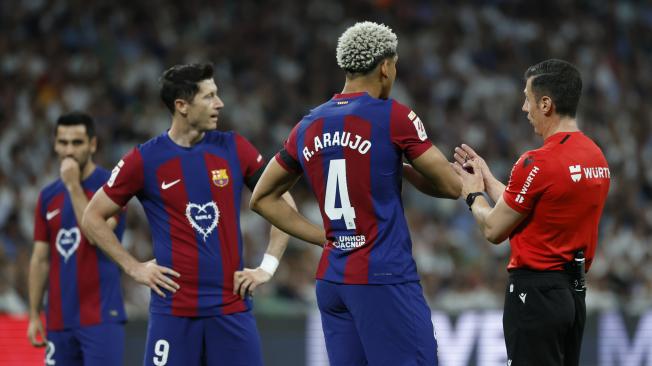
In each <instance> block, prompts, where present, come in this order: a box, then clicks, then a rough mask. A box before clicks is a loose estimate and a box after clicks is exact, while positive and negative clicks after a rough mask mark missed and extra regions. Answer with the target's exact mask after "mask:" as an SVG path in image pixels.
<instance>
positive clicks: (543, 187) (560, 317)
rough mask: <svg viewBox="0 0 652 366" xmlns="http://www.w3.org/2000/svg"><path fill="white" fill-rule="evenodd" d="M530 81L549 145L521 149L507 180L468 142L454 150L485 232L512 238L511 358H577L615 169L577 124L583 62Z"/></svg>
mask: <svg viewBox="0 0 652 366" xmlns="http://www.w3.org/2000/svg"><path fill="white" fill-rule="evenodd" d="M525 80H526V85H525V90H524V93H525V102H524V103H523V111H524V112H526V113H527V119H528V120H529V121H530V124H532V126H533V127H534V133H535V134H537V135H539V136H541V137H542V138H543V146H541V147H540V148H538V149H536V150H531V151H527V152H525V153H524V154H523V155H521V157H520V158H519V159H518V161H517V162H516V163H515V164H514V167H513V168H512V173H511V177H510V178H509V183H508V184H507V186H505V185H504V184H502V183H500V182H499V181H498V180H497V179H496V178H494V176H493V174H492V173H491V171H490V170H489V168H488V167H487V164H486V163H485V161H484V159H482V158H481V157H480V156H479V155H478V154H477V153H476V152H475V151H474V150H473V149H472V148H471V147H469V146H467V145H462V146H461V147H458V148H456V149H455V160H456V163H455V164H454V168H455V170H456V172H457V173H458V174H459V175H460V176H461V177H462V182H463V188H462V197H464V198H466V202H467V204H468V205H469V208H470V209H471V211H472V213H473V216H474V217H475V220H476V221H477V222H478V225H479V226H480V230H481V231H482V232H483V233H484V235H485V237H486V238H487V239H488V240H489V241H491V242H492V243H494V244H499V243H501V242H503V241H504V240H505V239H507V238H508V237H509V242H510V247H511V250H512V253H511V257H510V260H509V264H508V265H507V270H508V271H509V273H510V275H509V284H508V286H507V291H506V294H505V308H504V314H503V329H504V331H505V343H506V346H507V357H508V358H509V361H508V364H510V365H512V366H520V365H542V366H543V365H545V366H555V365H560V366H561V365H564V366H577V365H578V364H579V359H580V348H581V345H582V334H583V332H584V323H585V321H586V304H585V303H584V298H585V296H586V288H585V285H584V274H585V271H588V269H589V267H590V266H591V262H592V261H593V257H594V255H595V248H596V245H597V241H598V223H599V222H600V216H601V215H602V209H603V208H604V204H605V201H606V199H607V192H608V191H609V182H610V177H611V176H610V172H609V166H608V164H607V161H606V159H605V157H604V155H603V154H602V151H601V150H600V148H599V147H598V146H597V145H596V144H595V143H594V142H593V141H592V140H591V139H590V138H589V137H588V136H586V135H584V134H583V133H582V132H581V131H580V130H579V128H578V126H577V121H576V119H575V114H576V111H577V105H578V103H579V100H580V95H581V93H582V79H581V77H580V73H579V71H578V70H577V69H576V68H575V67H574V66H573V65H571V64H570V63H568V62H566V61H561V60H554V59H553V60H546V61H543V62H541V63H538V64H536V65H534V66H531V67H530V68H528V69H527V71H526V72H525ZM463 168H472V169H473V172H474V174H469V173H468V172H467V171H466V170H464V169H463ZM483 191H485V192H486V193H487V194H488V195H489V197H491V199H492V200H493V201H494V202H496V205H495V206H494V207H491V206H490V205H489V203H488V201H487V200H486V199H485V198H484V196H483V193H482V192H483Z"/></svg>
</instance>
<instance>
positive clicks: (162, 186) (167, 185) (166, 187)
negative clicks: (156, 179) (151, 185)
mask: <svg viewBox="0 0 652 366" xmlns="http://www.w3.org/2000/svg"><path fill="white" fill-rule="evenodd" d="M179 182H181V179H177V180H175V181H172V182H170V183H165V181H163V182H162V183H161V189H168V188H170V187H172V186H173V185H175V184H177V183H179Z"/></svg>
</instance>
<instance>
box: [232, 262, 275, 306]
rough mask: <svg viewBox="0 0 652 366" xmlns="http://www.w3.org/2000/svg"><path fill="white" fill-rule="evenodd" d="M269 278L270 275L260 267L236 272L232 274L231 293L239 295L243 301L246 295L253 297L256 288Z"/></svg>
mask: <svg viewBox="0 0 652 366" xmlns="http://www.w3.org/2000/svg"><path fill="white" fill-rule="evenodd" d="M271 278H272V275H271V274H269V273H268V272H267V271H265V270H264V269H262V268H260V267H258V268H256V269H249V268H245V269H244V270H242V271H236V272H234V273H233V293H234V294H237V295H240V297H241V298H243V299H244V298H245V297H246V296H247V295H249V296H253V295H254V290H255V289H256V287H258V286H259V285H262V284H263V283H265V282H268V281H269V280H270V279H271Z"/></svg>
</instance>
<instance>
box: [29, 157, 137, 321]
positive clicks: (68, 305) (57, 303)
mask: <svg viewBox="0 0 652 366" xmlns="http://www.w3.org/2000/svg"><path fill="white" fill-rule="evenodd" d="M107 179H109V171H108V170H106V169H102V168H100V167H97V168H95V170H94V171H93V172H92V173H91V175H90V176H88V178H86V179H84V180H83V181H82V183H81V185H82V188H83V190H84V193H85V194H86V196H87V197H88V198H89V199H90V197H92V196H93V194H94V193H95V192H96V191H97V190H98V189H100V187H102V185H103V184H104V183H105V182H106V181H107ZM124 228H125V215H124V214H122V215H121V216H120V219H119V221H118V226H117V227H116V228H115V234H116V235H117V236H118V239H120V238H121V237H122V233H123V232H124ZM34 240H35V241H42V242H46V243H48V244H49V246H50V253H49V258H50V272H49V274H48V293H47V304H46V307H45V309H46V311H45V315H46V320H47V322H46V323H47V329H48V330H51V331H58V330H65V329H72V328H77V327H80V326H89V325H96V324H100V323H123V322H125V321H126V319H127V317H126V315H125V309H124V304H123V301H122V291H121V288H120V269H119V268H118V266H117V265H116V264H115V263H114V262H113V261H112V260H111V259H109V258H108V257H107V256H106V255H104V253H103V252H102V251H101V250H100V249H99V248H98V247H96V246H94V245H92V244H90V243H89V242H88V239H86V237H85V236H84V235H82V233H81V230H80V229H79V224H78V223H77V218H76V217H75V212H74V210H73V207H72V201H71V200H70V194H69V193H68V190H67V189H66V187H65V185H64V184H63V182H62V181H61V179H57V180H56V181H54V182H53V183H51V184H49V185H48V186H46V187H45V188H43V190H42V191H41V194H40V195H39V199H38V203H37V205H36V210H35V215H34Z"/></svg>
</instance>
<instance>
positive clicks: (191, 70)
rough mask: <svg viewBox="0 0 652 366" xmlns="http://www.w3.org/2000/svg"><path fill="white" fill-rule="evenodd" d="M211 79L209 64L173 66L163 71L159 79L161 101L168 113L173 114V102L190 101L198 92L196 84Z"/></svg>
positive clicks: (211, 71)
mask: <svg viewBox="0 0 652 366" xmlns="http://www.w3.org/2000/svg"><path fill="white" fill-rule="evenodd" d="M211 78H213V65H211V64H209V63H205V64H185V65H174V66H172V67H170V68H169V69H167V70H165V71H164V72H163V75H161V78H160V79H159V81H160V83H161V100H162V101H163V103H164V104H165V106H166V107H167V108H168V110H170V113H172V114H174V101H175V100H177V99H183V100H185V101H187V102H190V101H192V98H194V97H195V94H197V92H198V91H199V86H197V83H198V82H200V81H202V80H206V79H211Z"/></svg>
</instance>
